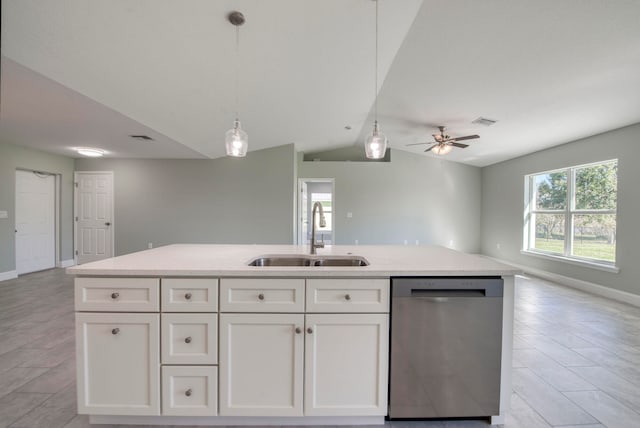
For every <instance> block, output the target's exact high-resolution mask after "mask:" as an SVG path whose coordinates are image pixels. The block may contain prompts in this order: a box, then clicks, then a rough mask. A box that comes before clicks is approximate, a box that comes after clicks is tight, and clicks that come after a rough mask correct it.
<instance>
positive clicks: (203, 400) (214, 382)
mask: <svg viewBox="0 0 640 428" xmlns="http://www.w3.org/2000/svg"><path fill="white" fill-rule="evenodd" d="M162 414H163V415H172V416H216V415H217V414H218V367H215V366H163V367H162Z"/></svg>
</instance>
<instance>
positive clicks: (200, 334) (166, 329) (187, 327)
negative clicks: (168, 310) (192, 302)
mask: <svg viewBox="0 0 640 428" xmlns="http://www.w3.org/2000/svg"><path fill="white" fill-rule="evenodd" d="M161 319H162V364H217V363H218V315H217V314H162V317H161Z"/></svg>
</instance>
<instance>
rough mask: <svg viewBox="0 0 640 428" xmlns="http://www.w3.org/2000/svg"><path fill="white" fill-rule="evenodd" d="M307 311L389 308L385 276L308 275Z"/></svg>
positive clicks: (373, 310) (373, 311) (352, 310)
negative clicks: (321, 276)
mask: <svg viewBox="0 0 640 428" xmlns="http://www.w3.org/2000/svg"><path fill="white" fill-rule="evenodd" d="M306 295H307V312H368V313H387V312H389V280H388V279H359V278H358V279H308V280H307V294H306Z"/></svg>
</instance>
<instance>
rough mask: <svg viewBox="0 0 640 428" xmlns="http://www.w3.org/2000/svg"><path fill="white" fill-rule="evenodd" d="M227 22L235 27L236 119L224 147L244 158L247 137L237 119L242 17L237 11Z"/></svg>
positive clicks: (247, 141)
mask: <svg viewBox="0 0 640 428" xmlns="http://www.w3.org/2000/svg"><path fill="white" fill-rule="evenodd" d="M227 19H228V20H229V22H230V23H231V24H233V25H235V27H236V88H235V89H236V118H235V120H234V121H233V128H231V129H230V130H228V131H227V133H226V134H225V139H224V143H225V147H226V149H227V155H228V156H233V157H238V158H241V157H244V156H246V155H247V149H248V148H249V136H248V135H247V133H246V132H244V131H243V130H242V128H241V127H240V119H238V116H239V115H238V105H239V102H238V79H239V74H240V72H239V68H240V67H239V65H238V63H239V52H240V26H241V25H242V24H244V21H245V20H244V15H243V14H242V13H240V12H238V11H235V12H231V13H230V14H229V16H227Z"/></svg>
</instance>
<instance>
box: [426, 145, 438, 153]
mask: <svg viewBox="0 0 640 428" xmlns="http://www.w3.org/2000/svg"><path fill="white" fill-rule="evenodd" d="M436 146H437V144H434V145H433V146H431V147H429V148H428V149H427V150H425V153H426V152H428V151H431V149H433V148H434V147H436Z"/></svg>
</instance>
